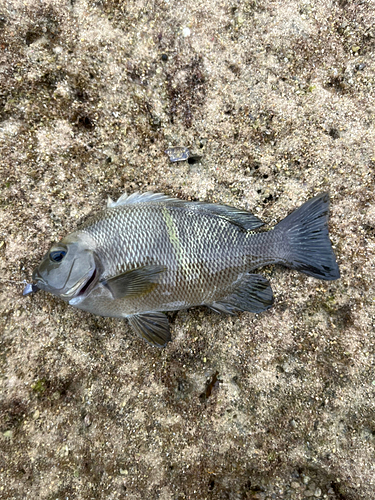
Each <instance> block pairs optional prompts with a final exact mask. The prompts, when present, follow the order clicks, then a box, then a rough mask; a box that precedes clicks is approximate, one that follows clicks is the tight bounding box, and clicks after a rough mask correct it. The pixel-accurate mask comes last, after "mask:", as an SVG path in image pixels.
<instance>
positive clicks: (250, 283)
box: [209, 274, 273, 314]
mask: <svg viewBox="0 0 375 500" xmlns="http://www.w3.org/2000/svg"><path fill="white" fill-rule="evenodd" d="M272 304H273V294H272V288H271V285H270V283H269V281H268V280H267V279H266V278H264V277H263V276H261V275H260V274H246V275H245V276H244V278H243V279H242V280H241V281H240V283H239V284H238V285H237V287H236V288H235V290H234V291H233V292H232V293H231V294H230V295H228V297H225V298H224V299H223V300H220V301H218V302H214V303H213V304H210V306H209V307H210V308H211V309H213V310H214V311H217V312H223V313H226V314H234V313H236V312H239V311H250V312H253V313H259V312H262V311H265V310H266V309H269V308H270V307H271V306H272Z"/></svg>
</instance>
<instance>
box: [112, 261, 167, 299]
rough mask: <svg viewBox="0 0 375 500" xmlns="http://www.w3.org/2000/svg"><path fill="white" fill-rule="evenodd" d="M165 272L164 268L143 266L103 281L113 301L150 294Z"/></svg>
mask: <svg viewBox="0 0 375 500" xmlns="http://www.w3.org/2000/svg"><path fill="white" fill-rule="evenodd" d="M164 271H165V267H164V266H144V267H139V268H137V269H132V270H130V271H125V272H124V273H122V274H119V275H117V276H114V277H113V278H109V279H107V280H105V281H103V284H104V285H105V286H106V287H107V288H108V289H109V290H110V291H111V293H112V295H113V297H114V298H115V299H121V298H124V297H128V298H134V297H139V296H140V295H144V294H146V293H150V292H151V291H152V290H153V289H154V288H155V287H156V286H157V285H158V282H159V280H160V276H161V274H162V273H163V272H164Z"/></svg>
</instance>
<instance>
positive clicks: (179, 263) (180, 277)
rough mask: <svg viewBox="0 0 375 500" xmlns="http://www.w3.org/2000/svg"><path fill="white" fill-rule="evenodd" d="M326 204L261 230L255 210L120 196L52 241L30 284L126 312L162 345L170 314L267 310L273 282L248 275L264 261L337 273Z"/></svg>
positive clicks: (321, 200) (94, 308) (315, 203)
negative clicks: (203, 308) (194, 309)
mask: <svg viewBox="0 0 375 500" xmlns="http://www.w3.org/2000/svg"><path fill="white" fill-rule="evenodd" d="M328 206H329V196H328V194H327V193H322V194H320V195H318V196H316V197H315V198H312V199H310V200H309V201H307V202H306V203H305V204H304V205H302V206H301V207H300V208H299V209H298V210H295V211H294V212H292V213H291V214H290V215H288V216H287V217H286V218H285V219H284V220H282V221H281V222H279V223H278V224H277V225H276V226H275V227H273V228H272V229H270V230H268V231H262V230H259V228H260V227H261V226H263V222H262V221H261V220H260V219H258V217H256V216H254V215H252V214H251V213H249V212H246V211H243V210H238V209H236V208H233V207H229V206H226V205H215V204H211V203H201V202H185V201H182V200H178V199H174V198H170V197H168V196H165V195H163V194H158V193H145V194H140V193H134V194H132V195H131V196H127V195H126V194H124V195H122V196H121V197H120V198H119V199H118V200H117V202H113V201H112V200H111V199H109V201H108V205H107V208H106V209H105V210H103V211H102V212H99V213H98V214H95V215H93V216H91V217H90V218H89V219H88V220H87V221H85V222H84V223H83V224H81V225H80V226H79V227H78V229H77V230H76V231H75V232H73V233H71V234H69V235H68V236H66V237H65V238H63V239H62V240H61V241H60V242H59V243H55V244H53V245H52V247H51V248H50V250H49V251H48V252H47V254H46V255H45V257H44V258H43V260H42V262H41V264H40V265H39V267H38V268H37V269H35V270H34V273H33V280H34V281H35V284H34V285H32V288H31V285H27V286H26V289H25V291H26V293H27V294H28V293H31V292H32V291H36V290H38V289H42V290H45V291H47V292H50V293H52V294H53V295H57V296H58V297H61V298H62V299H64V300H65V301H67V302H69V304H71V305H72V306H74V307H78V308H79V309H83V310H85V311H89V312H91V313H94V314H98V315H100V316H111V317H119V318H128V320H129V322H130V324H131V325H132V327H133V328H134V330H135V331H136V333H137V334H138V335H139V336H141V337H143V338H144V339H146V340H147V341H148V342H149V343H150V344H152V345H155V346H159V347H162V346H164V345H165V344H166V343H167V342H168V341H169V340H170V339H171V337H170V330H169V323H168V319H167V316H166V315H165V314H164V312H166V311H174V310H179V309H185V308H188V307H192V306H199V305H206V306H208V307H210V308H211V309H213V310H215V311H218V312H224V313H229V314H234V313H236V312H238V311H250V312H254V313H259V312H261V311H264V310H266V309H268V308H269V307H271V305H272V303H273V294H272V289H271V286H270V283H269V281H268V280H267V279H266V278H264V277H263V276H261V275H259V274H253V273H252V272H253V271H254V270H255V269H257V268H259V267H262V266H265V265H267V264H275V263H277V264H282V265H284V266H286V267H289V268H291V269H296V270H298V271H301V272H303V273H305V274H307V275H309V276H313V277H314V278H319V279H324V280H336V279H338V278H339V277H340V272H339V268H338V265H337V263H336V259H335V255H334V253H333V250H332V247H331V243H330V240H329V236H328V227H327V220H328Z"/></svg>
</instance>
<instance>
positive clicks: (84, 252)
mask: <svg viewBox="0 0 375 500" xmlns="http://www.w3.org/2000/svg"><path fill="white" fill-rule="evenodd" d="M90 240H91V238H89V237H87V235H85V234H83V233H81V234H79V233H78V232H77V233H72V234H70V235H68V236H67V237H65V238H64V239H62V240H61V241H60V242H59V243H56V244H54V245H52V247H51V248H50V249H49V251H48V252H47V254H46V255H45V256H44V258H43V260H42V262H41V264H40V265H39V267H38V268H36V269H35V270H34V272H33V280H34V281H35V282H36V286H37V287H38V288H40V289H42V290H45V291H46V292H49V293H52V294H54V295H57V296H59V297H61V298H63V299H65V300H70V299H72V298H74V297H77V296H79V295H85V296H86V295H88V294H89V293H90V291H91V290H92V289H93V288H94V286H95V285H96V284H97V283H98V281H99V278H100V275H101V274H102V265H101V262H100V259H99V258H98V256H97V254H96V253H95V251H94V245H93V244H92V241H90Z"/></svg>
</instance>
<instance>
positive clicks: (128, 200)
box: [107, 191, 264, 231]
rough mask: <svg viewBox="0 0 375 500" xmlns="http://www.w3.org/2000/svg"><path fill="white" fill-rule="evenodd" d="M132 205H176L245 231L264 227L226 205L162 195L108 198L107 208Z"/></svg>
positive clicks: (245, 214)
mask: <svg viewBox="0 0 375 500" xmlns="http://www.w3.org/2000/svg"><path fill="white" fill-rule="evenodd" d="M133 203H165V204H166V205H167V206H168V205H169V206H174V205H178V206H179V207H184V208H186V209H188V210H195V211H197V212H206V213H210V214H212V215H215V216H216V217H220V218H221V219H225V220H227V221H228V222H231V223H232V224H235V225H236V226H239V227H241V228H243V229H245V230H246V231H249V230H252V229H257V228H258V227H261V226H263V225H264V222H262V221H261V220H260V219H258V217H256V216H255V215H253V214H252V213H250V212H247V211H246V210H239V209H238V208H234V207H229V206H228V205H216V204H215V203H206V202H201V201H184V200H179V199H178V198H172V197H171V196H168V195H165V194H162V193H152V192H150V191H148V192H147V193H139V192H138V191H137V192H135V193H133V194H131V195H130V196H128V195H127V194H126V193H124V194H123V195H122V196H120V198H119V199H118V200H117V201H113V200H111V198H108V203H107V207H108V208H114V207H119V206H121V205H130V204H133Z"/></svg>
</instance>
